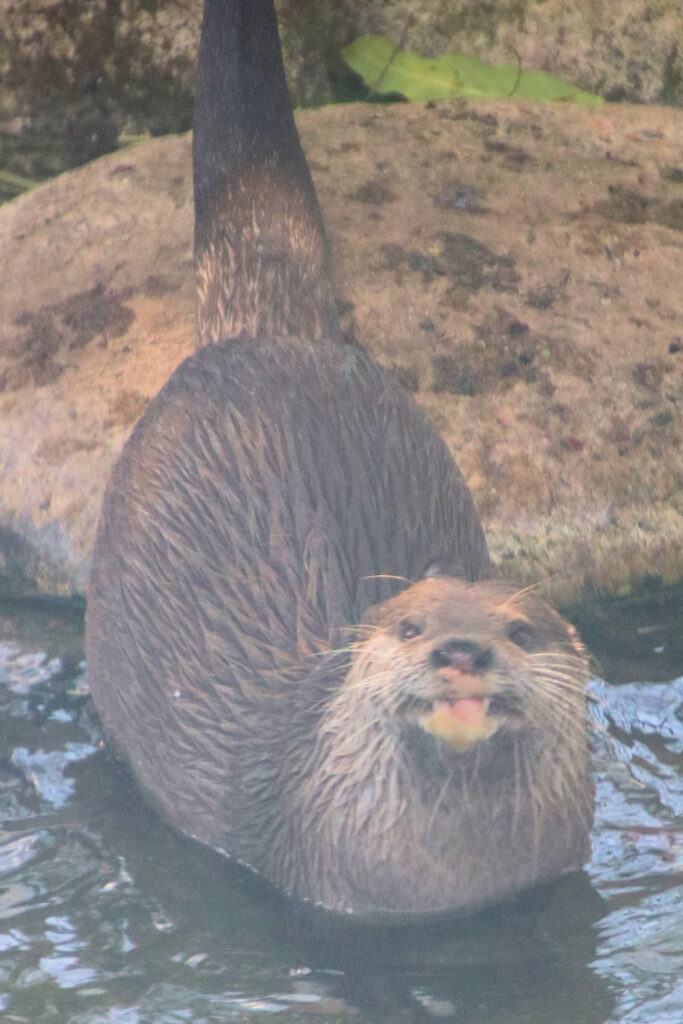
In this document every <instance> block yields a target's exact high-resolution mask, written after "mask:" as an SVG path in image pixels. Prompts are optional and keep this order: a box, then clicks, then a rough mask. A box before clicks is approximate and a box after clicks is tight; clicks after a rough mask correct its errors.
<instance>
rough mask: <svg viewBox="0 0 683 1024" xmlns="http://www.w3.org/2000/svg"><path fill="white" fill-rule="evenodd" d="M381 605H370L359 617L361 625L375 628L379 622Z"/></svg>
mask: <svg viewBox="0 0 683 1024" xmlns="http://www.w3.org/2000/svg"><path fill="white" fill-rule="evenodd" d="M381 607H382V605H381V604H371V605H370V607H369V608H366V610H365V611H364V612H363V615H362V616H361V620H360V621H361V623H362V624H363V625H364V626H376V625H377V623H378V622H379V617H380V609H381Z"/></svg>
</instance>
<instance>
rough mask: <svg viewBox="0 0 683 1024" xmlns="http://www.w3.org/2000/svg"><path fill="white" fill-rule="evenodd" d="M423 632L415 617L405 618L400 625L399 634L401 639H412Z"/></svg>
mask: <svg viewBox="0 0 683 1024" xmlns="http://www.w3.org/2000/svg"><path fill="white" fill-rule="evenodd" d="M421 633H422V627H421V626H420V625H419V624H418V623H417V622H415V621H414V620H413V619H404V620H403V622H401V623H400V625H399V627H398V635H399V637H400V639H401V640H412V639H413V637H416V636H420V634H421Z"/></svg>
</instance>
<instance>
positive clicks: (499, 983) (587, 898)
mask: <svg viewBox="0 0 683 1024" xmlns="http://www.w3.org/2000/svg"><path fill="white" fill-rule="evenodd" d="M682 608H683V594H682V593H680V592H679V593H678V594H675V593H669V594H667V595H662V594H659V595H654V596H653V597H652V598H651V599H650V600H649V601H647V602H612V603H608V604H605V605H603V606H601V607H600V608H597V609H591V610H590V611H586V610H585V609H577V610H575V613H574V618H575V619H576V620H577V621H578V623H579V625H580V627H581V629H582V632H583V634H584V637H585V639H586V640H587V641H588V642H589V645H590V646H591V649H592V651H593V652H594V653H595V655H596V656H597V659H598V661H599V664H600V670H601V674H602V675H604V676H605V677H606V678H608V679H610V680H612V685H606V684H602V683H596V684H595V685H594V687H593V691H592V701H593V708H594V715H595V718H596V729H595V734H596V735H595V748H596V749H595V763H596V778H597V787H598V800H597V806H598V813H597V820H596V825H595V830H594V837H593V857H592V860H591V863H590V864H589V865H588V868H587V871H586V872H582V873H579V874H576V875H573V876H571V877H569V878H566V879H563V880H562V881H561V882H559V883H556V884H553V885H548V886H544V887H541V888H539V889H537V890H535V891H533V892H531V893H527V894H526V895H525V896H524V898H523V899H520V900H518V901H517V902H515V903H512V904H510V905H508V906H505V907H498V908H494V909H492V910H490V911H488V912H487V913H485V914H481V915H479V916H477V917H474V918H470V919H468V920H461V921H459V922H452V921H451V922H447V923H444V922H441V923H435V924H433V925H432V926H430V927H429V928H425V927H420V928H418V927H415V928H412V929H405V928H404V929H389V928H385V929H384V930H378V929H376V928H375V929H371V928H364V929H363V928H358V927H353V926H351V925H347V926H346V927H343V928H342V927H341V926H339V925H338V924H334V925H333V924H332V923H330V922H328V921H327V919H326V917H325V916H324V915H322V916H321V917H320V918H318V917H316V916H314V915H310V914H306V913H303V912H302V911H301V910H299V909H297V908H293V907H291V906H290V905H288V904H287V903H286V901H284V900H282V899H281V898H280V897H278V896H277V895H276V894H274V893H272V892H271V891H270V890H269V889H267V888H266V887H265V886H262V885H261V884H260V883H259V882H258V881H257V880H256V879H254V878H253V877H252V876H250V875H249V874H248V873H246V872H244V871H242V870H240V869H238V868H236V867H234V866H232V865H230V864H229V863H228V862H227V861H225V860H223V859H222V858H220V857H218V856H217V855H214V854H212V853H211V852H210V851H206V850H203V849H200V848H198V847H196V846H195V845H194V844H192V843H190V842H187V841H185V840H183V839H182V838H180V837H178V836H176V835H175V834H174V833H172V832H171V830H170V829H168V828H167V827H166V826H165V825H164V824H163V823H162V822H161V821H160V820H159V819H158V818H156V817H155V816H154V815H153V814H152V813H151V812H150V811H149V810H148V809H147V808H146V807H145V806H144V805H143V804H142V803H141V801H140V800H139V798H138V796H137V794H136V791H135V788H134V786H133V785H132V783H131V782H130V781H129V780H128V779H127V777H126V776H125V774H124V773H123V772H122V771H121V770H120V769H119V768H118V767H117V766H116V764H115V763H114V762H113V760H112V759H111V757H110V755H109V754H108V753H107V752H106V751H104V750H103V749H102V747H101V738H100V732H99V726H98V724H97V721H96V718H95V717H94V715H93V712H92V708H91V705H90V701H89V698H88V695H87V684H86V679H85V673H84V665H83V661H82V615H81V609H80V608H78V607H77V606H75V605H71V604H63V603H62V604H60V603H55V602H52V603H47V602H46V603H36V602H30V601H22V600H19V599H14V600H11V601H10V600H5V601H4V602H3V601H0V819H2V825H1V827H0V1016H1V1017H2V1020H3V1021H6V1022H7V1024H12V1022H31V1024H43V1022H60V1024H95V1022H107V1024H184V1022H193V1024H219V1022H242V1021H244V1022H252V1024H258V1022H260V1021H266V1020H270V1019H272V1018H273V1016H278V1017H279V1018H280V1019H281V1020H282V1021H283V1024H284V1022H287V1024H297V1022H299V1021H310V1020H311V1017H312V1016H314V1017H318V1018H321V1019H322V1020H324V1021H325V1022H328V1021H329V1022H336V1021H345V1020H346V1019H350V1020H354V1021H358V1022H359V1024H366V1022H367V1024H380V1022H381V1024H384V1022H386V1024H389V1022H391V1024H395V1022H402V1021H405V1022H413V1021H415V1022H418V1021H419V1022H423V1021H431V1020H435V1019H443V1020H445V1021H454V1022H456V1024H484V1022H486V1024H560V1022H561V1024H566V1022H568V1021H571V1022H572V1024H605V1022H610V1024H666V1022H671V1024H674V1022H675V1024H680V1021H681V1020H683V898H682V897H683V874H682V871H681V864H682V852H681V844H682V838H681V836H682V833H681V826H682V824H683V678H682V679H678V680H677V681H676V676H679V675H680V674H681V672H682V671H683V647H682V644H683V637H682V636H681V633H682V632H683V631H681V628H680V622H681V609H682ZM645 679H647V680H651V682H643V681H642V680H645ZM634 680H635V681H634ZM672 680H674V681H672ZM614 683H618V684H620V685H614Z"/></svg>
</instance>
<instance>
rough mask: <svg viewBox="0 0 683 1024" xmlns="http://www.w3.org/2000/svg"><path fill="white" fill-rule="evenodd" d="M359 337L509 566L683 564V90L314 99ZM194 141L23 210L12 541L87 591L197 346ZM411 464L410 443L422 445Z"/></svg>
mask: <svg viewBox="0 0 683 1024" xmlns="http://www.w3.org/2000/svg"><path fill="white" fill-rule="evenodd" d="M299 124H300V128H301V133H302V139H303V143H304V147H305V149H306V150H307V153H308V156H309V159H310V162H311V166H312V169H313V172H314V177H315V179H316V184H317V186H318V190H319V195H320V199H321V203H322V206H323V212H324V216H325V220H326V223H327V226H328V230H329V235H330V239H331V243H332V249H333V253H334V259H335V263H336V274H337V281H338V291H339V298H340V303H341V305H342V307H343V309H344V310H345V322H346V326H347V329H348V331H349V333H350V334H353V333H355V335H357V338H358V339H359V340H360V341H361V342H362V343H363V344H364V345H365V346H366V347H367V348H368V349H369V350H370V351H371V352H372V353H373V354H374V355H375V356H376V357H377V358H378V359H380V360H381V361H382V362H384V363H385V364H386V365H388V366H390V367H392V368H393V369H394V371H395V372H396V374H397V375H398V376H399V378H400V379H401V380H402V381H403V382H404V384H405V385H406V386H408V387H409V388H411V389H412V390H414V391H415V393H416V397H417V399H418V401H420V402H421V403H422V404H423V406H424V408H425V409H426V411H427V413H428V414H429V415H430V416H431V417H432V419H433V421H434V422H435V423H436V425H437V427H438V428H439V429H440V430H441V431H442V432H443V434H444V436H445V438H446V440H447V441H448V443H449V444H450V446H451V448H452V450H453V452H454V454H455V456H456V459H457V461H458V463H459V464H460V466H461V468H462V469H463V471H464V473H465V475H466V477H467V479H468V481H469V483H470V486H471V488H472V491H473V493H474V496H475V499H476V501H477V504H478V506H479V509H480V512H481V514H482V518H483V520H484V523H485V527H486V530H487V534H488V537H489V541H490V545H491V549H492V552H493V556H494V559H495V560H496V561H497V563H498V564H499V566H500V568H501V569H502V571H504V572H506V573H507V574H509V575H512V576H514V577H515V578H517V579H518V580H519V581H520V582H522V583H526V582H530V581H533V580H537V579H541V580H544V581H547V582H548V590H549V592H550V593H551V595H553V596H554V597H556V598H567V597H569V596H576V595H577V594H578V593H579V592H580V590H581V588H582V587H584V586H599V587H601V588H604V589H607V590H617V589H620V588H623V587H625V586H628V585H630V583H631V582H632V581H633V580H634V579H636V578H639V577H642V576H644V575H647V574H656V575H659V576H661V577H662V578H663V579H664V580H665V581H673V580H674V579H677V578H679V577H680V576H681V575H682V574H683V487H682V484H683V456H682V446H681V441H682V437H683V425H682V421H681V407H682V406H681V400H682V398H683V395H682V394H681V391H682V388H681V383H682V378H683V351H682V349H683V293H682V292H681V279H682V276H683V275H682V270H683V256H682V253H683V181H682V179H683V165H682V164H681V159H682V154H681V148H680V141H681V130H682V118H681V115H680V113H678V112H676V111H673V110H667V109H661V108H638V107H630V108H629V107H621V106H614V107H609V108H603V109H600V110H598V111H596V110H594V109H591V110H587V109H580V108H572V107H567V106H563V105H555V106H538V105H533V104H523V103H521V102H512V101H509V102H501V103H498V104H494V103H477V104H465V103H441V104H438V105H436V106H430V107H425V106H418V105H402V106H395V107H365V106H360V105H354V106H350V107H341V108H339V107H337V108H327V109H325V110H322V111H319V112H307V113H305V114H303V115H302V116H301V117H300V119H299ZM191 236H192V204H191V176H190V141H189V138H188V137H187V136H185V137H171V138H164V139H159V140H155V141H153V142H150V143H146V144H143V145H140V146H138V147H136V148H133V149H130V150H128V151H126V152H125V153H119V154H115V155H113V156H110V157H105V158H103V159H101V160H99V161H97V162H95V163H93V164H91V165H89V166H88V167H85V168H82V169H80V170H77V171H73V172H70V173H68V174H65V175H63V176H62V177H60V178H58V179H56V180H54V181H52V182H50V183H48V184H46V185H44V186H42V187H41V188H39V189H37V190H36V191H35V192H33V193H32V194H30V195H27V196H24V197H22V198H20V199H18V200H15V201H13V202H12V203H10V204H7V205H6V206H5V207H4V208H2V209H1V210H0V251H2V252H3V253H4V254H9V259H6V260H5V261H4V267H3V275H2V290H1V291H0V303H1V309H0V388H1V389H2V390H1V392H0V550H1V551H2V555H3V557H4V560H5V570H6V572H8V573H23V574H25V575H27V576H29V577H30V578H31V579H33V580H35V581H36V582H37V583H38V584H39V585H40V587H41V588H42V589H44V590H46V591H49V592H53V593H57V592H60V593H72V592H80V591H82V589H83V587H84V585H85V580H86V575H87V564H88V556H89V551H90V547H91V544H92V539H93V531H94V526H95V521H96V518H97V511H98V506H99V501H100V496H101V493H102V489H103V486H104V481H105V478H106V475H107V472H108V469H109V467H110V465H111V463H112V460H113V459H114V457H115V455H116V453H117V452H118V451H119V449H120V447H121V445H122V443H123V441H124V439H125V437H126V436H127V434H128V432H129V431H130V429H131V427H132V424H133V423H134V421H135V419H136V418H137V416H138V415H139V414H140V413H141V411H142V410H143V408H144V407H145V404H146V403H147V401H148V400H149V398H150V397H151V396H152V395H153V394H154V393H155V392H156V391H157V390H158V389H159V388H160V387H161V386H162V384H163V383H164V381H165V380H166V378H167V377H168V375H169V373H170V372H171V371H172V369H173V367H174V366H175V365H176V364H177V363H178V362H179V361H180V360H181V359H182V358H183V357H184V356H185V355H187V354H188V353H189V352H190V351H191V350H192V347H193V324H192V319H193V311H192V307H193V281H192V265H191ZM406 473H407V474H409V473H410V466H406Z"/></svg>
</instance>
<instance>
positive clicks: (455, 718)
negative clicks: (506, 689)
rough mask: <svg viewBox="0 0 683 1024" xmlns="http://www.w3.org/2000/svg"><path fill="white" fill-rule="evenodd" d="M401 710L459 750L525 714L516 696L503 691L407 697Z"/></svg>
mask: <svg viewBox="0 0 683 1024" xmlns="http://www.w3.org/2000/svg"><path fill="white" fill-rule="evenodd" d="M401 713H402V714H403V715H404V716H405V717H407V718H408V719H410V720H412V721H413V722H415V723H416V724H417V725H419V726H420V727H421V728H422V729H424V731H425V732H428V733H430V734H431V735H433V736H437V737H439V738H441V739H443V740H446V741H447V742H448V743H450V744H451V746H453V747H455V749H456V750H460V751H462V750H466V749H468V748H469V747H471V746H472V745H473V744H474V743H477V742H479V741H480V740H486V739H488V738H489V737H491V736H493V734H494V733H496V732H498V730H499V729H500V728H501V727H502V726H504V725H507V724H519V722H520V721H521V720H522V719H523V717H524V716H523V714H522V708H521V704H520V702H519V700H518V699H516V698H515V697H514V696H513V695H511V694H508V693H502V692H498V693H493V694H483V693H478V694H477V693H468V694H466V695H460V694H449V695H448V696H439V697H438V698H436V699H434V700H426V699H424V698H421V697H410V698H408V699H407V700H406V701H404V702H403V704H402V705H401Z"/></svg>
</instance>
